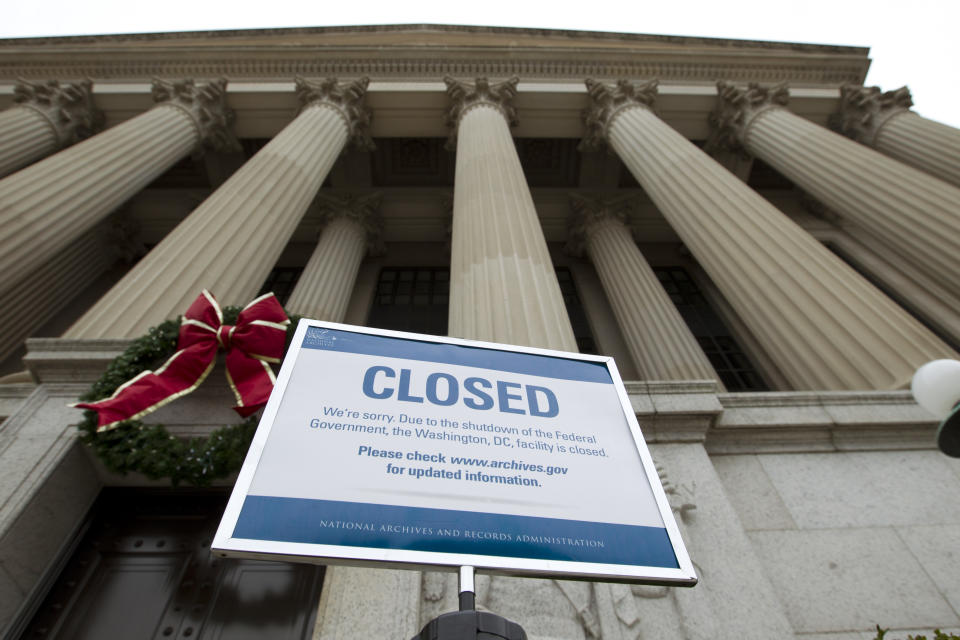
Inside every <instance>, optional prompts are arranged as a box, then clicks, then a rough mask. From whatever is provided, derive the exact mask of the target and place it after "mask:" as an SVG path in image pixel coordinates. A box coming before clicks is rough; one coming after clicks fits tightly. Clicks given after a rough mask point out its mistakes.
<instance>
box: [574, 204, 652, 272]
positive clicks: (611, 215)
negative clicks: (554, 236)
mask: <svg viewBox="0 0 960 640" xmlns="http://www.w3.org/2000/svg"><path fill="white" fill-rule="evenodd" d="M635 207H636V196H633V195H629V196H619V197H613V198H608V197H604V196H601V195H596V194H587V193H571V194H570V208H571V209H572V210H573V215H572V216H571V217H570V223H569V225H568V227H567V246H566V251H567V252H568V253H570V254H571V255H574V256H577V257H581V256H583V252H584V251H585V249H586V246H587V241H588V240H589V238H590V235H591V234H592V233H594V231H595V230H596V229H598V228H600V227H601V226H603V225H607V224H611V223H613V224H616V225H618V226H623V227H626V226H627V219H628V217H629V215H630V213H632V212H633V210H634V209H635Z"/></svg>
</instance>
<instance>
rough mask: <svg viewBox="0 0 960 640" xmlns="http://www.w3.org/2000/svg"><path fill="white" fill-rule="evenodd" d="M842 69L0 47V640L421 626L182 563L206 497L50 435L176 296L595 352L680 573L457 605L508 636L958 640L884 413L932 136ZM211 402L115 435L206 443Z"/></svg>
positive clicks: (327, 590)
mask: <svg viewBox="0 0 960 640" xmlns="http://www.w3.org/2000/svg"><path fill="white" fill-rule="evenodd" d="M868 65H869V58H868V52H867V50H866V49H863V48H857V47H843V46H822V45H803V44H783V43H771V42H756V41H734V40H714V39H705V38H683V37H664V36H642V35H627V34H600V33H585V32H563V31H548V30H531V29H501V28H478V27H449V26H430V25H420V26H396V27H353V28H318V29H288V30H263V31H236V32H215V33H180V34H149V35H135V36H98V37H75V38H46V39H29V40H5V41H0V229H2V236H0V292H2V294H0V295H2V300H3V302H4V304H3V305H2V307H0V327H2V331H0V361H2V365H0V367H2V369H0V373H2V374H4V376H5V377H3V378H2V380H0V382H2V384H0V416H2V417H3V418H4V420H3V422H2V424H0V634H3V637H6V638H19V637H31V638H33V637H58V638H66V637H71V638H73V637H102V634H103V633H104V632H105V630H109V631H111V632H112V633H113V635H115V636H116V637H131V638H134V637H157V638H163V637H171V638H172V637H178V638H179V637H184V638H186V637H191V636H196V637H203V638H214V637H224V638H242V637H247V635H250V637H253V636H254V635H255V636H256V637H261V638H262V637H277V638H281V637H282V638H287V637H289V638H311V637H312V638H317V639H321V638H322V639H328V638H329V639H335V638H361V637H362V638H398V639H399V638H409V637H411V636H412V635H413V634H414V633H415V632H416V631H417V630H419V628H420V626H421V625H423V624H424V623H425V622H426V621H428V620H429V619H430V618H432V617H433V616H435V615H437V614H438V613H440V612H442V611H444V610H451V609H452V608H454V606H455V605H454V602H455V596H456V593H455V582H454V580H453V578H452V577H451V576H449V575H447V574H440V573H431V572H425V573H420V572H414V571H404V572H401V571H389V570H373V569H356V568H346V567H331V568H328V569H327V570H326V571H325V572H323V571H322V570H319V569H313V568H310V567H297V566H291V565H280V564H276V565H261V564H257V563H249V562H248V563H233V564H230V563H218V562H217V561H212V560H211V559H210V558H209V553H207V552H206V546H205V544H206V543H207V541H206V540H205V539H204V535H205V532H206V531H207V529H205V528H204V527H208V526H209V522H210V521H211V519H213V520H215V519H216V518H217V517H219V513H218V512H217V509H218V508H219V507H218V506H217V505H218V504H220V503H218V500H221V499H222V495H221V494H218V493H217V492H213V493H211V492H199V493H198V492H196V491H194V490H191V489H189V488H177V489H171V488H163V483H161V482H156V481H149V480H147V479H145V478H142V477H137V476H135V475H130V476H122V477H121V476H117V475H114V474H111V473H109V472H108V471H106V470H105V468H104V467H103V465H102V464H101V463H100V462H99V461H98V460H97V459H96V458H95V457H94V456H92V455H91V454H90V452H89V451H88V450H87V449H85V448H84V447H83V446H82V445H81V444H80V443H79V442H78V439H77V433H76V428H75V426H74V425H75V424H76V422H77V420H78V413H77V411H76V410H74V409H70V408H67V407H66V404H67V403H68V402H71V401H73V400H75V399H76V398H77V396H78V395H80V394H81V393H82V392H84V391H85V390H86V389H87V388H88V386H89V384H90V383H91V381H92V380H94V379H95V378H96V377H97V376H98V375H99V373H100V371H102V369H103V367H104V365H105V364H106V363H107V362H108V361H109V360H111V359H112V358H113V357H115V356H116V355H117V354H118V353H119V352H120V351H121V350H122V349H123V348H124V346H125V345H126V344H127V341H128V340H129V339H131V338H133V337H136V336H139V335H141V334H143V333H144V332H145V331H146V330H147V328H149V327H150V326H153V325H156V324H158V323H160V322H161V321H163V320H165V319H168V318H171V317H176V316H177V315H178V314H180V313H181V312H183V311H184V310H185V309H186V307H187V306H188V305H189V303H190V301H192V299H193V298H194V297H196V295H197V294H198V293H199V291H200V290H201V289H203V288H207V289H210V290H211V291H212V292H213V293H214V294H215V295H216V296H217V297H218V298H219V299H220V300H221V302H223V303H225V304H244V303H246V302H247V301H248V300H250V299H252V298H253V297H255V296H256V295H257V294H258V292H260V291H262V290H265V289H272V290H275V291H276V292H277V293H278V294H279V295H281V297H282V298H283V299H284V300H285V304H286V306H287V308H288V310H290V311H292V312H297V313H300V314H302V315H306V316H310V317H315V318H319V319H324V320H333V321H339V322H346V323H350V324H359V325H370V326H381V327H385V328H395V329H405V330H412V331H420V332H425V333H434V334H444V333H446V334H449V335H453V336H458V337H466V338H475V339H482V340H489V341H495V342H505V343H513V344H523V345H532V346H539V347H547V348H553V349H561V350H569V351H576V350H583V351H590V352H597V353H603V354H608V355H612V356H614V357H615V358H616V361H617V364H618V367H619V369H620V371H621V373H622V375H623V377H624V379H625V380H628V382H627V387H628V391H629V393H630V397H631V400H632V403H633V406H634V409H635V411H636V415H637V418H638V421H639V422H640V425H641V428H642V429H643V431H644V435H645V437H646V439H647V441H648V443H649V445H650V448H651V451H652V454H653V456H654V459H655V460H656V462H657V464H658V466H659V467H660V470H661V474H662V477H663V478H664V479H665V483H666V486H667V489H668V493H669V495H670V496H671V499H672V501H673V504H674V508H675V510H676V512H677V517H678V521H679V522H680V523H681V528H682V531H683V536H684V539H685V540H686V543H687V546H688V549H689V552H690V555H691V557H692V558H693V560H694V562H695V563H696V566H697V570H698V573H699V574H700V577H701V583H700V585H699V586H697V587H696V588H694V589H691V590H682V589H676V590H671V589H667V588H661V587H633V588H631V587H627V586H622V585H610V584H600V583H597V584H591V583H574V582H559V581H549V580H542V581H541V580H529V579H515V578H505V577H501V576H494V577H491V578H484V579H482V580H481V581H480V584H479V586H478V590H479V593H478V595H479V598H480V602H481V604H483V605H484V606H486V607H489V608H490V609H492V610H494V611H496V612H498V613H500V614H501V615H504V616H506V617H510V618H513V619H515V620H517V621H519V622H521V623H522V624H523V625H524V627H525V628H526V630H527V632H528V634H529V637H531V638H536V639H540V640H544V639H548V638H550V639H564V640H575V639H576V640H580V639H587V638H603V639H604V640H627V639H630V640H634V639H637V638H687V639H700V638H787V637H797V638H805V639H808V640H828V639H829V640H853V639H858V640H859V639H862V638H871V637H873V635H874V634H875V625H877V624H879V625H880V626H882V627H889V628H893V629H896V630H898V632H901V633H902V635H904V636H905V635H906V634H907V633H908V632H914V631H918V630H921V631H927V632H929V630H930V629H932V628H934V627H941V628H944V629H956V628H960V577H958V576H960V499H958V496H960V464H958V463H957V461H955V460H953V459H949V458H946V457H944V456H943V455H941V454H940V453H939V452H937V451H936V450H935V449H934V448H933V444H932V442H933V433H934V428H935V424H934V421H933V420H932V418H931V417H930V416H929V415H927V414H926V413H925V412H924V411H923V410H922V409H920V408H919V407H917V406H916V404H915V403H914V402H913V401H912V399H911V397H910V395H909V392H908V391H906V390H905V389H906V386H907V385H908V383H909V380H910V377H911V375H912V373H913V371H914V370H915V369H916V368H917V367H918V366H919V365H921V364H923V363H924V362H927V361H929V360H932V359H936V358H943V357H957V353H956V348H957V345H958V344H960V315H958V313H957V311H956V310H957V309H958V308H960V304H958V302H960V286H958V285H957V284H956V283H958V282H960V262H958V261H957V260H956V259H955V258H956V256H957V255H958V251H957V248H958V247H957V244H958V242H960V217H958V215H957V213H958V206H960V205H958V203H960V133H958V132H957V131H956V130H955V129H952V128H950V127H946V126H944V125H941V124H939V123H936V122H932V121H929V120H926V119H924V118H922V117H921V116H919V115H917V114H916V113H914V112H912V111H911V110H910V106H911V104H910V96H909V93H908V92H906V91H905V90H902V89H901V90H899V91H892V92H887V93H884V92H881V91H879V90H876V89H871V88H864V87H863V86H862V85H863V82H864V79H865V77H866V72H867V68H868ZM951 246H952V247H954V248H953V249H950V247H951ZM950 256H954V258H951V257H950ZM214 378H217V374H214V376H212V377H211V380H212V381H211V382H208V383H207V384H206V385H205V386H204V387H202V388H201V389H200V390H199V391H198V392H197V393H195V394H194V395H193V396H191V397H190V398H187V399H183V400H181V401H179V402H177V403H174V404H171V405H170V406H168V407H165V408H164V409H162V410H161V411H159V412H157V413H156V414H154V416H152V418H151V419H153V420H156V421H161V422H164V423H165V424H167V425H168V426H169V428H170V430H171V431H172V432H173V433H174V434H177V435H191V434H197V433H206V432H208V431H209V430H210V429H211V425H221V424H229V423H231V422H235V421H236V418H235V417H232V415H231V413H230V411H229V409H228V407H229V406H230V404H231V402H230V399H229V391H228V390H227V388H226V385H225V384H223V383H219V386H218V383H217V382H216V381H214ZM220 378H222V376H220ZM229 484H230V482H229V479H228V480H225V481H222V482H221V483H220V485H221V486H223V487H227V486H229ZM185 523H192V524H189V526H188V524H185ZM140 594H146V595H144V596H142V597H141V595H140ZM84 634H86V635H84ZM98 634H99V635H98ZM245 634H246V635H245Z"/></svg>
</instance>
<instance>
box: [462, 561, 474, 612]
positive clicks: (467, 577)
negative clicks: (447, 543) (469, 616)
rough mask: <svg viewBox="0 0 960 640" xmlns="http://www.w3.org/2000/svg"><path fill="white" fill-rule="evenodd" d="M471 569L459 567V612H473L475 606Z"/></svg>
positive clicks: (472, 572)
mask: <svg viewBox="0 0 960 640" xmlns="http://www.w3.org/2000/svg"><path fill="white" fill-rule="evenodd" d="M473 577H474V571H473V567H470V566H466V567H460V611H473V610H474V609H476V604H477V589H476V587H474V581H473Z"/></svg>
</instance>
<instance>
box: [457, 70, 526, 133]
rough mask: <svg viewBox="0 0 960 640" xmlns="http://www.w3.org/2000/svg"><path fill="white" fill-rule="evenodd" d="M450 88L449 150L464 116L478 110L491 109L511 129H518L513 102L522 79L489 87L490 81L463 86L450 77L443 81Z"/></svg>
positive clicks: (479, 79) (479, 81)
mask: <svg viewBox="0 0 960 640" xmlns="http://www.w3.org/2000/svg"><path fill="white" fill-rule="evenodd" d="M443 82H444V84H446V85H447V96H448V97H449V98H450V103H451V104H450V108H449V109H448V110H447V126H448V127H450V138H449V140H448V141H447V142H448V146H453V143H454V141H455V140H456V136H457V128H458V127H459V126H460V120H461V119H462V118H463V116H464V115H465V114H466V113H467V112H468V111H470V110H471V109H473V108H475V107H479V106H481V105H487V106H491V107H493V108H495V109H497V110H499V111H500V113H502V114H503V117H504V118H506V120H507V124H508V125H509V126H511V127H515V126H517V123H518V120H517V108H516V107H515V106H514V104H513V101H514V99H515V98H516V97H517V84H518V83H519V82H520V79H519V78H516V77H513V78H510V79H509V80H505V81H503V82H500V83H498V84H490V81H489V80H488V79H487V78H482V77H481V78H477V79H476V81H475V82H474V83H473V84H470V83H469V82H461V81H459V80H456V79H454V78H451V77H450V76H446V77H445V78H444V79H443Z"/></svg>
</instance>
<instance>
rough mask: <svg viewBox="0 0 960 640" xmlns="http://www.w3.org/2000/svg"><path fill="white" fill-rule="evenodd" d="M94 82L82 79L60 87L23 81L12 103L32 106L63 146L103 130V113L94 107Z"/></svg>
mask: <svg viewBox="0 0 960 640" xmlns="http://www.w3.org/2000/svg"><path fill="white" fill-rule="evenodd" d="M92 89H93V81H92V80H83V81H81V82H75V83H73V84H68V85H65V86H60V83H59V82H57V81H56V80H48V81H47V82H28V81H26V80H20V81H18V82H17V84H16V86H14V89H13V101H14V102H15V103H16V104H18V105H20V106H24V107H29V108H31V109H33V110H35V111H36V112H38V113H39V114H40V115H42V116H43V117H44V118H46V119H47V121H48V122H49V123H50V126H52V127H53V130H54V132H55V134H56V136H57V143H58V144H59V145H60V147H65V146H68V145H71V144H73V143H75V142H78V141H80V140H83V139H84V138H88V137H90V136H92V135H93V134H94V133H96V132H97V131H99V130H100V129H101V128H102V127H103V121H104V118H103V113H102V112H100V111H99V110H97V109H96V107H94V106H93V91H92Z"/></svg>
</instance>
